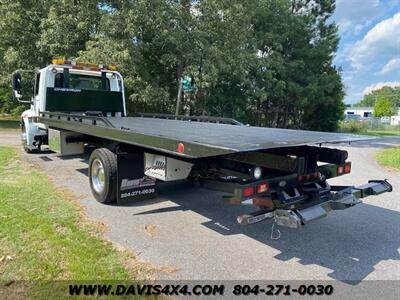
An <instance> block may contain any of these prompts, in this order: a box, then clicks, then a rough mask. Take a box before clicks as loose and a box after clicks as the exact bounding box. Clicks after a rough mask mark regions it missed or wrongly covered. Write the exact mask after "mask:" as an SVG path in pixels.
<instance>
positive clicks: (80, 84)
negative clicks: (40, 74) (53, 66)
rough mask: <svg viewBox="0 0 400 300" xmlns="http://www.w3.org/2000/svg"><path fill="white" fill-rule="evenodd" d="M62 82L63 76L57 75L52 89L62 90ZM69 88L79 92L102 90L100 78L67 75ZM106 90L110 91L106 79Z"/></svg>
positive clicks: (108, 82) (108, 81)
mask: <svg viewBox="0 0 400 300" xmlns="http://www.w3.org/2000/svg"><path fill="white" fill-rule="evenodd" d="M63 82H64V80H63V74H62V73H57V74H56V76H55V80H54V87H56V88H63V87H64V86H63ZM69 87H70V88H72V89H80V90H102V86H101V77H97V76H90V75H82V74H69ZM106 90H107V91H109V90H110V80H109V79H108V78H107V80H106Z"/></svg>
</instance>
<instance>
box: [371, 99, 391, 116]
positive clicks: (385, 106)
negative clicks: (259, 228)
mask: <svg viewBox="0 0 400 300" xmlns="http://www.w3.org/2000/svg"><path fill="white" fill-rule="evenodd" d="M395 114H396V109H395V107H394V105H393V103H392V102H391V101H390V100H389V99H387V98H385V97H383V96H380V97H378V99H377V100H376V102H375V106H374V116H375V117H391V116H393V115H395Z"/></svg>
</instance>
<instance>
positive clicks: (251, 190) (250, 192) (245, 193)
mask: <svg viewBox="0 0 400 300" xmlns="http://www.w3.org/2000/svg"><path fill="white" fill-rule="evenodd" d="M253 195H254V187H253V186H248V187H245V188H244V189H243V196H244V197H250V196H253Z"/></svg>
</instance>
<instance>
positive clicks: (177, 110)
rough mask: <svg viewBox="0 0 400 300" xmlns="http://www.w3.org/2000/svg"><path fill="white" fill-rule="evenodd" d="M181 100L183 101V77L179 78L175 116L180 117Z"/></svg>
mask: <svg viewBox="0 0 400 300" xmlns="http://www.w3.org/2000/svg"><path fill="white" fill-rule="evenodd" d="M181 99H182V76H181V77H180V78H179V87H178V95H177V96H176V109H175V116H177V115H179V108H180V106H181Z"/></svg>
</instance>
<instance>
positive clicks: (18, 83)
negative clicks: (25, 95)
mask: <svg viewBox="0 0 400 300" xmlns="http://www.w3.org/2000/svg"><path fill="white" fill-rule="evenodd" d="M11 85H12V88H13V90H14V91H16V92H18V93H19V94H20V93H21V89H22V76H21V74H20V73H18V72H15V73H13V74H12V75H11Z"/></svg>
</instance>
